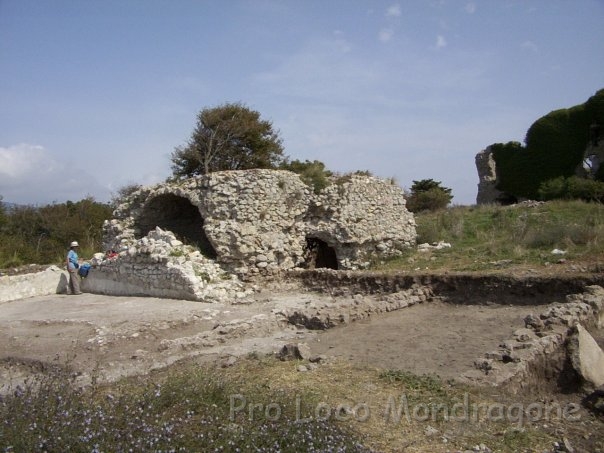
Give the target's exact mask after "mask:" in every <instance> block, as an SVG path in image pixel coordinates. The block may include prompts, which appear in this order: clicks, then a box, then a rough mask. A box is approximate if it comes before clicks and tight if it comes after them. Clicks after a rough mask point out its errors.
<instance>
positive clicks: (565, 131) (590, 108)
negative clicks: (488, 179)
mask: <svg viewBox="0 0 604 453" xmlns="http://www.w3.org/2000/svg"><path fill="white" fill-rule="evenodd" d="M594 123H597V124H600V125H604V89H602V90H599V91H598V92H596V94H595V95H594V96H592V97H590V98H589V99H588V100H587V101H586V102H585V103H584V104H580V105H576V106H574V107H571V108H567V109H559V110H555V111H552V112H550V113H548V114H547V115H545V116H543V117H541V118H539V119H538V120H537V121H535V122H534V123H533V124H532V125H531V127H530V128H529V129H528V131H527V133H526V138H525V145H524V146H523V145H522V144H520V143H518V142H508V143H505V144H504V143H495V144H493V145H491V149H492V150H493V156H494V158H495V162H496V164H497V174H498V178H499V183H498V186H497V188H498V189H499V190H501V191H503V192H505V193H506V194H508V195H509V196H510V197H512V198H515V199H520V198H527V199H533V200H535V199H539V187H540V186H541V185H542V184H543V183H545V182H547V181H549V180H552V179H555V178H559V177H564V178H569V177H571V176H573V175H574V174H575V169H576V168H577V167H578V166H579V165H580V164H581V162H582V160H583V153H584V152H585V149H586V147H587V145H588V143H589V140H590V138H591V137H590V127H591V125H592V124H594ZM595 179H596V180H599V181H604V165H602V166H601V167H600V169H599V170H598V172H597V173H596V175H595Z"/></svg>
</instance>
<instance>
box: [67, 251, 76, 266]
mask: <svg viewBox="0 0 604 453" xmlns="http://www.w3.org/2000/svg"><path fill="white" fill-rule="evenodd" d="M77 268H78V254H77V253H76V251H75V250H73V249H71V250H70V251H69V253H67V269H69V270H70V271H75V270H76V269H77Z"/></svg>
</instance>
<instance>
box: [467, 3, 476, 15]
mask: <svg viewBox="0 0 604 453" xmlns="http://www.w3.org/2000/svg"><path fill="white" fill-rule="evenodd" d="M465 10H466V12H467V13H468V14H474V13H475V12H476V3H474V2H469V3H466V7H465Z"/></svg>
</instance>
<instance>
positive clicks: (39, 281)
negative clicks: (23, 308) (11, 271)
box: [0, 266, 69, 302]
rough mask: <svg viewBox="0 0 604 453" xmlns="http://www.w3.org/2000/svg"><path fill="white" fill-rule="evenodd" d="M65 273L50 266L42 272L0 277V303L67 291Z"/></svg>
mask: <svg viewBox="0 0 604 453" xmlns="http://www.w3.org/2000/svg"><path fill="white" fill-rule="evenodd" d="M68 281H69V276H68V273H67V271H64V270H61V269H59V268H58V267H57V266H50V267H48V268H47V269H46V270H44V271H42V272H36V273H33V274H23V275H12V276H8V275H4V276H2V277H0V302H8V301H11V300H17V299H25V298H26V297H34V296H44V295H47V294H59V293H65V292H66V291H67V282H68Z"/></svg>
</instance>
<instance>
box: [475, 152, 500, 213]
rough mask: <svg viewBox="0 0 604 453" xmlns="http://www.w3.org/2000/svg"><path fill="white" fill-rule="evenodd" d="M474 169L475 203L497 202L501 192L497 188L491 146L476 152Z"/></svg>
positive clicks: (495, 169) (495, 166)
mask: <svg viewBox="0 0 604 453" xmlns="http://www.w3.org/2000/svg"><path fill="white" fill-rule="evenodd" d="M475 162H476V170H477V171H478V194H477V195H476V204H490V203H497V202H498V200H499V199H500V198H501V196H502V195H503V192H502V191H501V190H499V189H497V184H498V180H497V164H496V163H495V158H494V157H493V151H492V150H491V147H490V146H489V147H487V148H486V149H483V150H482V151H481V152H479V153H478V154H476V158H475Z"/></svg>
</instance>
